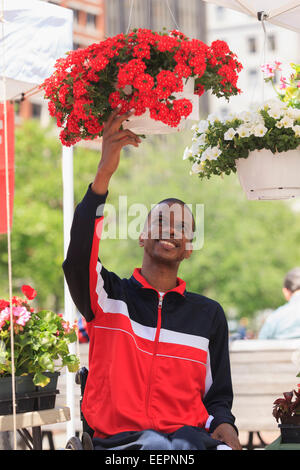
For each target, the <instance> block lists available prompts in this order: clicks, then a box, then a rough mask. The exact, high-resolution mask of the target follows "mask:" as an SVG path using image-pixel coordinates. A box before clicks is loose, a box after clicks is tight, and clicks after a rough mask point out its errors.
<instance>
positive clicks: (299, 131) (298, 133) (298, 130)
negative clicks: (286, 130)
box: [292, 124, 300, 137]
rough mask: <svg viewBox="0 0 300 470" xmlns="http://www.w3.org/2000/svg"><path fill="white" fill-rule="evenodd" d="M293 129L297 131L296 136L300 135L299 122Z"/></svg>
mask: <svg viewBox="0 0 300 470" xmlns="http://www.w3.org/2000/svg"><path fill="white" fill-rule="evenodd" d="M292 129H293V131H294V132H295V136H296V137H300V126H299V124H297V125H296V126H293V127H292Z"/></svg>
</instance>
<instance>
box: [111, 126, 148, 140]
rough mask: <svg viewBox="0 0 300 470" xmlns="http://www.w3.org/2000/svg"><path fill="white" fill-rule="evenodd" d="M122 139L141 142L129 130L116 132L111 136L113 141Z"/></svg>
mask: <svg viewBox="0 0 300 470" xmlns="http://www.w3.org/2000/svg"><path fill="white" fill-rule="evenodd" d="M124 137H132V138H133V139H135V140H136V141H137V142H141V139H140V138H139V136H138V135H137V134H135V133H134V132H132V131H131V130H129V129H126V130H121V131H119V132H117V133H116V134H114V135H113V136H111V138H112V140H115V141H117V140H121V139H123V138H124Z"/></svg>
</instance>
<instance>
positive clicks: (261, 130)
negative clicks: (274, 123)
mask: <svg viewBox="0 0 300 470" xmlns="http://www.w3.org/2000/svg"><path fill="white" fill-rule="evenodd" d="M267 130H268V129H267V128H266V127H265V126H263V125H261V124H259V125H258V126H255V127H254V129H253V132H254V135H255V137H263V136H264V135H265V133H266V132H267Z"/></svg>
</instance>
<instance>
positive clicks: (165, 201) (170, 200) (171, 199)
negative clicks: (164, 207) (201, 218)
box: [148, 197, 196, 232]
mask: <svg viewBox="0 0 300 470" xmlns="http://www.w3.org/2000/svg"><path fill="white" fill-rule="evenodd" d="M160 204H180V205H181V206H183V207H186V208H187V209H188V211H189V212H190V214H191V216H192V221H193V227H192V230H193V232H195V231H196V221H195V217H194V214H193V212H192V211H191V209H190V208H189V206H188V205H187V204H186V203H185V202H184V201H182V200H181V199H177V198H175V197H168V198H166V199H163V200H162V201H159V202H158V203H157V204H155V206H154V207H157V206H159V205H160ZM153 209H154V208H153ZM150 213H151V211H150V212H149V214H148V216H149V215H150Z"/></svg>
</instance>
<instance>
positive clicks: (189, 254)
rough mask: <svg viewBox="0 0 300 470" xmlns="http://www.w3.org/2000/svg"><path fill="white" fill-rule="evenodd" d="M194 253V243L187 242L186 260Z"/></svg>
mask: <svg viewBox="0 0 300 470" xmlns="http://www.w3.org/2000/svg"><path fill="white" fill-rule="evenodd" d="M192 253H193V243H192V242H186V245H185V253H184V258H185V259H188V258H189V257H190V256H191V254H192Z"/></svg>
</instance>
